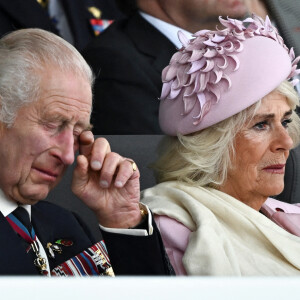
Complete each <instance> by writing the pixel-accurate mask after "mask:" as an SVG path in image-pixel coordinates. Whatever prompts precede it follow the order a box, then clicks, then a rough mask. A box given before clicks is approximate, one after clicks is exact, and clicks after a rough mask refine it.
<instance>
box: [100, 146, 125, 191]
mask: <svg viewBox="0 0 300 300" xmlns="http://www.w3.org/2000/svg"><path fill="white" fill-rule="evenodd" d="M122 160H123V158H122V157H121V156H120V155H119V154H117V153H115V152H110V153H108V154H106V156H105V160H104V162H103V166H102V168H101V171H100V186H101V187H103V188H107V187H109V186H110V184H111V182H112V181H113V178H114V177H115V174H116V172H117V171H118V167H119V165H120V163H121V162H122Z"/></svg>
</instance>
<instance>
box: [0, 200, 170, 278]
mask: <svg viewBox="0 0 300 300" xmlns="http://www.w3.org/2000/svg"><path fill="white" fill-rule="evenodd" d="M32 224H33V226H34V228H35V231H36V234H37V236H38V238H39V239H40V241H41V243H42V245H43V246H44V248H45V249H46V245H47V243H48V242H50V243H53V242H54V241H56V240H57V239H61V238H64V239H68V240H71V241H73V243H74V244H73V246H70V247H63V251H62V254H56V255H55V258H54V259H52V258H50V257H48V260H49V264H50V269H53V268H54V267H56V266H57V265H59V264H61V263H63V262H64V261H66V260H68V259H70V258H71V257H73V256H75V255H77V254H79V253H80V252H82V251H83V250H85V249H87V248H88V247H90V246H92V245H93V244H95V243H96V242H98V241H95V240H94V238H93V237H92V236H91V234H90V232H89V231H88V230H87V228H86V226H85V225H84V224H82V223H81V222H80V220H79V219H78V218H76V217H75V216H74V214H72V213H71V212H69V211H67V210H65V209H63V208H61V207H59V206H57V205H54V204H52V203H49V202H46V201H42V202H40V203H38V204H36V205H34V206H32ZM104 236H105V239H107V241H106V246H107V248H108V252H109V256H110V260H111V263H112V266H113V269H114V271H115V274H116V275H125V274H126V275H168V274H170V268H169V265H168V261H167V259H166V255H165V252H164V248H163V245H162V242H161V239H160V236H159V234H158V231H157V229H156V228H155V233H154V234H153V235H152V236H149V237H136V236H127V235H119V234H110V233H105V234H104ZM0 238H1V247H0V257H1V264H0V274H1V275H38V274H39V273H38V271H37V269H36V267H35V266H34V264H33V260H32V257H31V256H30V255H29V254H27V253H26V252H25V247H24V244H23V240H22V239H21V238H20V237H19V236H18V235H17V234H16V233H15V232H14V230H13V229H12V227H11V226H10V225H9V223H8V222H7V221H6V219H5V218H4V216H3V215H2V214H0Z"/></svg>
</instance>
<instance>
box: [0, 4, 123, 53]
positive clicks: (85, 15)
mask: <svg viewBox="0 0 300 300" xmlns="http://www.w3.org/2000/svg"><path fill="white" fill-rule="evenodd" d="M60 1H61V3H62V5H63V8H64V11H65V14H66V17H67V19H68V21H69V23H70V28H71V31H72V33H73V36H74V46H75V47H76V48H77V49H79V50H81V49H83V48H84V47H85V46H86V45H87V43H88V42H89V41H90V40H92V39H93V38H94V37H95V34H94V31H93V29H92V25H91V24H90V20H91V19H93V18H94V16H93V15H92V14H91V13H90V12H89V11H88V9H87V8H88V7H91V6H95V7H97V8H100V9H101V12H102V15H101V18H103V19H106V18H107V19H114V18H119V17H121V13H120V12H118V11H117V9H116V8H115V6H114V5H113V4H114V1H110V0H60ZM108 1H110V2H108ZM31 27H36V28H41V29H45V30H48V31H51V32H54V33H56V34H58V32H57V30H56V28H55V26H54V25H53V24H52V22H51V20H50V18H49V16H48V14H47V11H46V10H45V9H43V8H42V7H41V6H40V5H39V4H38V2H37V1H36V0H0V37H1V36H2V35H3V34H5V33H8V32H10V31H13V30H16V29H21V28H31Z"/></svg>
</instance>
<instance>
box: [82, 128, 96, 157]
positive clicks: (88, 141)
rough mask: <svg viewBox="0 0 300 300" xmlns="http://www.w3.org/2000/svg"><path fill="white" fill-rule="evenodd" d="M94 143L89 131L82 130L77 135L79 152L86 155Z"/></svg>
mask: <svg viewBox="0 0 300 300" xmlns="http://www.w3.org/2000/svg"><path fill="white" fill-rule="evenodd" d="M93 144H94V135H93V133H92V132H91V131H84V132H83V133H82V134H81V135H80V136H79V153H80V154H82V155H84V156H86V157H88V156H89V155H90V153H91V151H92V148H93Z"/></svg>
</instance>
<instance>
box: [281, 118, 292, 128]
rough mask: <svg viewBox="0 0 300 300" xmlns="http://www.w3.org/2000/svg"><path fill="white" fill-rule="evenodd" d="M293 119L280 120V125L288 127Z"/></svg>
mask: <svg viewBox="0 0 300 300" xmlns="http://www.w3.org/2000/svg"><path fill="white" fill-rule="evenodd" d="M292 121H293V120H292V119H286V120H283V121H282V122H281V124H282V126H283V127H284V128H288V127H289V123H291V122H292Z"/></svg>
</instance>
